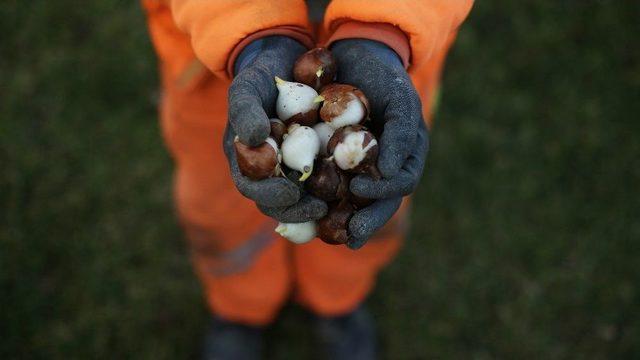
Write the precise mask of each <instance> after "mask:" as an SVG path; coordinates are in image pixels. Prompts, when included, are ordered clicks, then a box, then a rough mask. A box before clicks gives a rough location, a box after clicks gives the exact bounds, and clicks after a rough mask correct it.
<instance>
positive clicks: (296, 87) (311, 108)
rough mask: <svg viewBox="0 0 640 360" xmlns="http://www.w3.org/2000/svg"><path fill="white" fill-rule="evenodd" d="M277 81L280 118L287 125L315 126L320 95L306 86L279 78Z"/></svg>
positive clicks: (277, 106) (277, 105)
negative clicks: (317, 99)
mask: <svg viewBox="0 0 640 360" xmlns="http://www.w3.org/2000/svg"><path fill="white" fill-rule="evenodd" d="M275 79H276V87H277V88H278V99H277V100H276V113H277V114H278V118H279V119H280V120H282V121H283V122H284V123H285V124H286V125H289V124H292V123H298V124H300V125H304V126H313V125H314V124H315V123H316V122H317V121H318V108H319V107H320V104H319V103H318V102H316V101H314V100H315V99H316V98H317V97H318V93H317V92H316V91H315V90H314V89H313V88H312V87H310V86H308V85H305V84H301V83H297V82H290V81H285V80H282V79H280V78H279V77H277V76H276V78H275Z"/></svg>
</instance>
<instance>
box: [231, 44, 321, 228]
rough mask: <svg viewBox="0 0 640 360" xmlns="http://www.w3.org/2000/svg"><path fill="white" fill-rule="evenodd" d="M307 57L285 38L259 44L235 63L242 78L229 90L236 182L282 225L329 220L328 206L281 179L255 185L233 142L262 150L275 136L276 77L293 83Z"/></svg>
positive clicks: (234, 81)
mask: <svg viewBox="0 0 640 360" xmlns="http://www.w3.org/2000/svg"><path fill="white" fill-rule="evenodd" d="M305 51H306V49H305V47H304V46H302V45H301V44H300V43H298V42H297V41H295V40H293V39H291V38H288V37H285V36H270V37H265V38H262V39H258V40H256V41H254V42H252V43H251V44H249V45H248V46H247V47H245V48H244V49H243V51H242V52H241V53H240V55H239V56H238V58H237V59H236V62H235V68H234V73H235V74H236V76H235V78H234V79H233V82H232V83H231V87H230V88H229V123H228V124H227V129H226V130H225V135H224V139H223V146H224V152H225V154H226V156H227V159H228V161H229V168H230V170H231V177H232V178H233V182H234V183H235V185H236V187H237V188H238V190H239V191H240V193H242V195H244V196H246V197H247V198H249V199H251V200H253V201H255V202H256V203H257V204H258V208H259V209H260V211H262V212H263V213H264V214H265V215H267V216H270V217H272V218H275V219H276V220H278V221H282V222H305V221H310V220H315V219H319V218H321V217H323V216H324V215H325V214H326V213H327V204H326V203H325V202H324V201H322V200H319V199H317V198H315V197H312V196H309V195H305V194H303V192H302V191H301V189H300V188H299V186H298V185H297V184H295V183H294V182H292V181H291V180H288V179H286V178H282V177H277V178H270V179H265V180H260V181H253V180H250V179H249V178H247V177H245V176H243V175H242V174H241V173H240V168H239V167H238V161H237V158H236V154H235V150H234V146H233V139H234V138H235V136H236V135H238V137H239V138H240V141H241V142H242V143H244V144H246V145H249V146H257V145H260V144H262V143H263V142H264V141H265V139H266V138H267V137H268V136H269V132H270V125H269V117H274V115H275V103H276V99H277V96H278V90H277V89H276V86H275V83H274V77H275V76H279V77H281V78H283V79H292V78H293V76H292V68H293V64H294V63H295V61H296V60H297V59H298V57H299V56H300V55H302V54H303V53H304V52H305Z"/></svg>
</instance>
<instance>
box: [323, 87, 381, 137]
mask: <svg viewBox="0 0 640 360" xmlns="http://www.w3.org/2000/svg"><path fill="white" fill-rule="evenodd" d="M316 101H322V102H323V103H322V107H321V108H320V118H321V119H322V120H323V121H325V122H326V123H327V124H329V125H330V126H331V127H333V128H334V129H338V128H341V127H343V126H347V125H357V124H362V123H364V122H365V121H366V120H367V119H368V118H369V100H368V99H367V97H366V96H365V95H364V93H363V92H362V91H360V89H358V88H357V87H355V86H351V85H345V84H330V85H327V86H325V87H324V88H323V89H322V92H320V95H319V96H318V97H317V98H316Z"/></svg>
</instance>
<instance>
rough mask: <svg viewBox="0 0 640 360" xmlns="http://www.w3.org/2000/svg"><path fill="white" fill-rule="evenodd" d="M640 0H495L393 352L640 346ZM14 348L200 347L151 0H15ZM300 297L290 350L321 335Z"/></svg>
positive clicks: (458, 62)
mask: <svg viewBox="0 0 640 360" xmlns="http://www.w3.org/2000/svg"><path fill="white" fill-rule="evenodd" d="M639 18H640V2H638V1H635V0H619V1H613V0H609V1H607V0H601V1H594V0H581V1H577V0H576V1H569V0H565V1H551V0H545V1H497V0H480V1H477V2H476V5H475V7H474V9H473V11H472V13H471V16H470V18H469V20H468V21H467V23H466V24H465V25H464V26H463V28H462V31H461V33H460V36H459V40H458V42H457V44H456V45H455V48H454V49H453V51H452V53H451V56H450V58H449V61H448V65H447V69H446V74H445V78H444V83H443V89H442V101H441V105H440V110H439V112H438V114H437V119H436V125H435V127H434V129H433V134H432V135H433V137H432V148H431V152H430V154H429V160H428V164H427V169H426V173H425V176H424V179H423V181H422V185H421V187H420V189H419V190H418V192H417V194H416V196H415V202H414V203H415V205H416V206H415V210H414V212H413V219H414V222H413V226H412V230H411V235H410V236H409V238H408V239H407V241H406V246H405V248H404V249H403V251H402V252H401V254H400V256H399V257H398V259H397V261H396V262H395V263H394V264H393V265H392V266H390V267H389V268H388V269H387V270H386V271H385V272H383V274H382V275H381V279H380V282H379V286H378V288H377V290H376V291H375V294H374V295H373V297H372V299H371V301H370V305H371V308H372V310H373V311H374V312H375V313H376V316H377V319H378V322H379V326H380V333H381V336H382V338H383V343H384V353H385V354H386V358H388V359H418V358H475V359H490V358H516V359H540V358H545V359H570V358H590V359H602V358H633V357H635V358H637V357H640V289H639V288H638V286H639V284H640V271H639V270H638V269H637V268H636V267H637V266H638V264H639V263H640V244H639V243H640V241H639V240H640V221H639V219H638V216H639V215H640V141H639V140H638V139H637V134H638V132H639V131H640V121H639V120H638V119H639V116H638V114H640V111H639V110H640V46H638V44H639V43H638V36H639V35H640V26H639V24H640V22H639V21H638V19H639ZM0 34H1V35H0V204H1V205H0V206H1V207H0V358H3V359H8V358H69V357H71V358H137V359H176V358H186V357H192V356H196V355H197V353H198V347H199V343H200V338H201V335H202V333H203V331H204V329H205V326H206V315H207V313H206V311H205V309H204V303H203V300H202V298H201V293H200V289H199V286H198V283H197V281H196V279H195V278H194V276H193V275H192V273H191V269H190V266H189V263H188V259H187V256H186V251H185V247H184V245H183V240H182V235H181V232H180V230H179V228H178V226H177V224H176V221H175V220H174V217H173V214H172V205H171V199H170V196H171V185H170V184H171V169H172V165H171V161H170V158H169V156H168V155H167V154H166V152H165V150H164V149H163V144H162V140H161V138H160V134H159V131H158V127H157V121H156V111H155V108H156V103H157V99H158V90H157V87H158V79H157V74H156V61H155V58H154V54H153V52H152V48H151V46H150V43H149V40H148V37H147V33H146V28H145V23H144V17H143V14H142V11H141V9H140V7H139V4H138V3H137V2H136V1H131V0H127V1H124V0H102V1H90V2H82V5H79V3H78V2H77V1H71V0H56V1H44V0H32V1H18V0H3V1H2V3H1V4H0ZM306 320H307V319H306V315H305V314H304V313H303V312H302V311H301V310H300V309H298V308H295V307H287V308H286V309H285V310H284V312H283V314H282V321H281V322H280V323H279V324H278V325H276V326H275V327H274V328H272V329H271V330H270V331H269V340H270V346H269V355H270V358H272V359H301V358H308V357H309V356H311V354H313V353H314V351H313V350H312V345H313V340H312V336H311V332H310V329H308V328H307V324H308V322H307V321H306Z"/></svg>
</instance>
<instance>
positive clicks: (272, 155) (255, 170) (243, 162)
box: [233, 136, 282, 180]
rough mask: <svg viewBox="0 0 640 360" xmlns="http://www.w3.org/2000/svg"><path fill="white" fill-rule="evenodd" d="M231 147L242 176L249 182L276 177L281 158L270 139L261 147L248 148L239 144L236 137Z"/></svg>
mask: <svg viewBox="0 0 640 360" xmlns="http://www.w3.org/2000/svg"><path fill="white" fill-rule="evenodd" d="M233 146H234V148H235V151H236V157H237V160H238V167H239V168H240V172H241V173H242V175H244V176H246V177H248V178H249V179H251V180H262V179H266V178H269V177H272V176H276V175H278V173H279V171H280V162H281V161H282V157H281V154H280V149H279V148H278V144H276V142H275V140H273V139H272V138H270V137H269V138H267V140H265V142H264V143H262V145H259V146H255V147H250V146H247V145H245V144H243V143H242V142H240V140H239V138H238V137H237V136H236V138H235V139H234V141H233Z"/></svg>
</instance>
